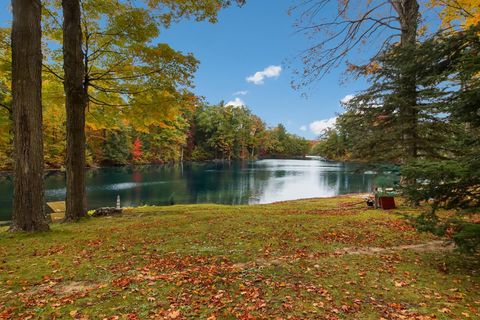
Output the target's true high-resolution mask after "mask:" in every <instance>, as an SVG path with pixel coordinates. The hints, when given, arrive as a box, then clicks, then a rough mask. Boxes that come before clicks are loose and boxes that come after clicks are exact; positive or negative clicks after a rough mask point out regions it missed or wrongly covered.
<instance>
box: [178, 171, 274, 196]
mask: <svg viewBox="0 0 480 320" xmlns="http://www.w3.org/2000/svg"><path fill="white" fill-rule="evenodd" d="M254 168H255V164H254V163H253V162H232V163H228V162H218V163H211V164H203V165H192V166H191V167H190V168H189V170H185V171H184V173H185V175H186V177H185V178H186V179H185V181H186V183H187V184H188V190H189V193H190V194H191V197H192V201H191V202H195V203H205V202H214V203H224V204H247V203H249V201H250V199H251V198H252V197H255V196H257V195H259V194H261V193H262V189H263V187H264V186H265V185H266V183H267V180H268V179H269V177H270V175H271V172H268V171H263V170H262V171H256V170H255V169H254Z"/></svg>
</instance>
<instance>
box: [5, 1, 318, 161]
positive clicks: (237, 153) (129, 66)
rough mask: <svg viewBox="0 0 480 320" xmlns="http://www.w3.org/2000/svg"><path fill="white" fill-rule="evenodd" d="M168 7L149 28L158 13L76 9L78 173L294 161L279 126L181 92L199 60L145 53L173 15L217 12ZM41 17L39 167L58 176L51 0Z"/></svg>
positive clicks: (9, 135)
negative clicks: (81, 154) (81, 155)
mask: <svg viewBox="0 0 480 320" xmlns="http://www.w3.org/2000/svg"><path fill="white" fill-rule="evenodd" d="M172 6H173V7H172V12H169V13H165V14H164V16H163V18H162V20H161V21H160V22H159V21H158V16H157V14H158V12H156V11H155V10H146V9H145V8H142V7H138V6H135V5H133V4H131V3H129V2H128V1H127V2H118V1H100V2H99V1H83V4H82V10H83V17H84V19H82V21H81V24H82V30H83V31H84V33H83V50H82V57H83V65H84V69H85V70H86V72H85V74H84V75H83V79H82V82H83V83H84V84H85V92H86V94H87V97H86V103H85V108H86V114H85V116H84V117H85V137H86V159H85V162H86V165H88V166H99V165H122V164H145V163H166V162H174V161H181V160H193V161H197V160H210V159H225V160H233V159H255V158H258V157H264V156H267V155H268V156H275V157H297V156H304V155H305V154H306V153H307V151H308V149H309V144H308V142H307V141H306V140H305V139H302V138H300V137H296V136H294V135H292V134H289V133H287V132H286V131H285V127H283V126H282V125H279V126H277V127H274V128H267V126H266V125H265V123H264V122H263V121H262V120H261V119H260V118H258V117H257V116H255V115H253V114H252V113H251V112H250V111H249V110H248V109H247V108H246V107H232V106H224V105H221V106H209V105H207V104H206V103H205V102H204V101H203V100H202V99H201V98H200V97H197V96H195V95H194V94H193V93H192V92H191V89H192V87H193V77H194V73H195V71H196V70H197V67H198V63H199V61H198V60H196V59H195V57H194V56H193V55H192V54H184V53H182V52H179V51H176V50H174V49H172V48H171V47H170V46H168V44H164V43H160V44H155V45H153V44H151V43H152V39H154V38H155V37H157V36H158V34H159V32H160V29H161V28H163V27H168V25H169V24H170V23H171V21H170V20H172V21H173V19H179V18H180V16H181V15H187V16H188V15H195V16H196V18H198V19H212V20H214V19H215V15H216V11H215V10H218V8H217V9H215V10H214V9H213V8H211V7H210V6H211V4H210V2H208V1H206V2H205V3H203V4H202V3H200V2H199V3H197V4H196V6H197V7H195V6H193V7H189V6H188V5H186V4H185V5H183V4H172ZM177 6H178V7H177ZM112 8H115V10H113V9H112ZM43 9H44V10H43V11H44V12H43V35H42V36H43V37H42V43H43V68H42V101H41V102H42V108H43V144H44V159H45V164H46V167H47V168H61V167H64V166H65V161H66V149H67V142H66V141H67V139H66V138H67V123H68V121H67V111H68V110H69V108H66V103H68V100H66V96H65V92H64V79H65V72H64V70H63V59H62V46H61V44H62V39H63V38H62V32H61V31H62V25H61V23H60V22H59V19H60V17H61V11H60V6H59V4H58V2H56V1H51V2H49V1H44V4H43ZM153 9H154V8H153ZM176 10H179V11H176ZM181 10H183V11H181ZM174 15H180V16H178V17H174ZM10 36H11V30H10V29H8V28H4V29H1V30H0V41H1V47H0V70H1V73H0V106H1V107H0V169H4V170H5V169H11V168H12V152H13V145H12V141H13V131H12V130H13V129H12V120H13V110H12V92H11V74H12V72H11V69H12V59H11V58H12V52H11V39H10ZM78 100H81V99H74V100H73V101H78ZM80 108H81V107H80ZM76 109H78V107H76ZM73 117H74V118H78V117H79V115H74V116H73ZM75 149H81V147H80V148H79V147H75Z"/></svg>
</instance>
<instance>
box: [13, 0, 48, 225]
mask: <svg viewBox="0 0 480 320" xmlns="http://www.w3.org/2000/svg"><path fill="white" fill-rule="evenodd" d="M12 9H13V24H12V92H13V132H14V142H13V143H14V190H13V215H12V220H13V223H12V226H11V230H12V231H17V230H18V231H20V230H23V231H44V230H48V229H49V227H48V223H47V220H46V219H45V209H44V208H45V198H44V191H43V171H44V165H43V138H42V47H41V37H42V29H41V25H40V23H41V11H42V8H41V3H40V1H38V0H37V1H34V0H12Z"/></svg>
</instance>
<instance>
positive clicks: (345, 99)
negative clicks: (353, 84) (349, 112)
mask: <svg viewBox="0 0 480 320" xmlns="http://www.w3.org/2000/svg"><path fill="white" fill-rule="evenodd" d="M353 98H355V96H354V95H353V94H347V95H346V96H345V97H343V98H342V100H340V102H341V103H342V104H347V103H349V102H350V100H352V99H353Z"/></svg>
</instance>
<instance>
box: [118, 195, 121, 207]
mask: <svg viewBox="0 0 480 320" xmlns="http://www.w3.org/2000/svg"><path fill="white" fill-rule="evenodd" d="M120 208H121V207H120V195H117V209H120Z"/></svg>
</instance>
